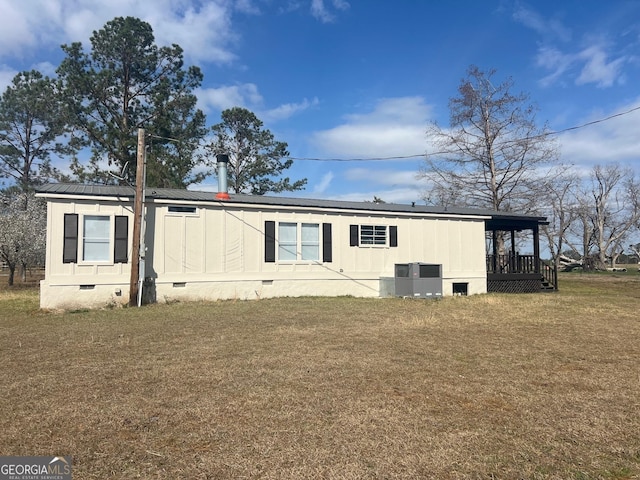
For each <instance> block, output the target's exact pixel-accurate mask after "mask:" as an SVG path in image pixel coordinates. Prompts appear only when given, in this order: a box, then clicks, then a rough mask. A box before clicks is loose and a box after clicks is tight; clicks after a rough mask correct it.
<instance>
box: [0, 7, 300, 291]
mask: <svg viewBox="0 0 640 480" xmlns="http://www.w3.org/2000/svg"><path fill="white" fill-rule="evenodd" d="M61 48H62V50H63V52H64V59H63V60H62V62H61V63H60V65H59V66H58V68H57V70H56V76H55V78H50V77H48V76H45V75H43V74H42V73H41V72H39V71H36V70H31V71H24V72H20V73H19V74H17V75H16V76H15V77H14V78H13V81H12V83H11V85H10V86H9V87H8V88H7V89H6V91H5V92H4V93H3V95H2V97H1V98H0V182H1V183H0V186H1V187H3V188H1V189H0V231H1V232H2V233H1V236H0V260H1V261H3V262H4V263H5V264H6V265H7V267H8V269H9V272H10V275H9V282H10V283H11V282H12V280H13V275H14V271H15V269H16V267H19V266H21V267H23V268H22V269H23V275H24V271H25V269H26V268H27V267H28V266H29V265H31V264H38V262H40V261H41V258H40V257H42V256H43V255H44V250H43V249H41V250H42V251H41V255H39V256H38V255H35V256H34V255H33V252H31V250H33V249H32V248H27V245H26V244H25V243H24V242H23V241H22V240H21V238H20V235H22V234H23V233H24V234H26V232H27V231H28V230H29V229H27V227H26V226H25V225H24V222H27V223H28V222H29V218H35V217H34V216H33V215H32V213H33V212H31V210H32V209H33V208H37V209H39V211H42V209H43V208H44V206H43V205H42V202H38V201H36V199H35V198H33V195H32V192H33V190H34V188H35V187H37V186H38V185H40V184H42V183H46V182H50V181H56V182H74V183H91V184H124V185H132V184H133V183H134V181H135V172H136V161H137V154H136V148H137V135H136V134H137V130H138V129H139V128H144V129H145V132H146V133H147V135H148V141H147V152H146V154H147V156H148V158H149V159H150V161H149V162H147V176H146V182H147V185H148V186H150V187H166V188H186V187H187V186H189V185H191V184H194V183H198V182H201V181H202V180H203V179H204V178H205V177H206V176H207V175H209V174H210V173H212V172H213V171H214V170H215V160H214V159H215V156H216V154H217V153H226V154H228V155H229V166H228V175H229V182H228V185H229V188H230V189H231V190H232V191H233V192H235V193H249V194H256V195H263V194H265V193H268V192H281V191H288V190H289V191H290V190H300V189H302V188H304V185H305V184H306V179H300V180H295V181H292V180H290V179H289V178H288V177H284V176H283V172H284V171H286V170H287V169H288V168H290V167H291V165H292V163H293V161H292V160H291V159H289V158H288V156H289V152H288V151H287V143H286V142H282V141H278V140H276V139H275V137H274V135H273V134H272V133H271V132H270V131H269V130H268V129H265V128H264V126H263V123H262V122H261V121H260V119H258V117H257V116H256V115H255V114H254V113H253V112H251V111H249V110H247V109H245V108H241V107H234V108H231V109H228V110H225V111H223V112H222V118H221V122H220V123H218V124H216V125H214V126H213V127H212V128H207V127H206V117H205V114H204V113H203V112H202V111H201V110H200V109H198V108H197V106H196V104H197V97H196V95H195V93H194V92H195V90H196V89H197V88H199V87H200V86H201V84H202V81H203V75H202V72H201V70H200V69H199V68H198V67H195V66H189V67H187V66H185V64H184V58H183V50H182V48H181V47H180V46H179V45H175V44H174V45H171V46H165V47H159V46H157V45H156V44H155V39H154V35H153V30H152V28H151V26H150V25H149V24H148V23H146V22H144V21H142V20H140V19H137V18H134V17H126V18H125V17H117V18H115V19H113V20H112V21H110V22H108V23H106V24H105V25H104V27H103V28H102V29H100V30H98V31H95V32H94V33H93V35H92V36H91V37H90V48H89V49H88V50H85V48H84V47H83V45H82V44H81V43H80V42H75V43H71V44H69V45H62V46H61ZM81 155H82V157H83V158H84V157H88V160H81V159H80V156H81ZM62 159H70V160H69V164H68V166H67V168H60V167H59V165H60V162H61V161H62ZM53 160H57V161H53ZM20 212H22V213H20ZM20 215H22V217H24V218H22V219H21V221H20V222H18V221H17V220H16V219H17V216H20ZM45 223H46V222H40V223H38V224H34V225H33V228H38V226H39V228H40V230H39V231H37V232H31V231H30V230H29V231H30V233H31V234H32V235H35V236H37V237H38V238H42V239H43V242H44V224H45ZM30 228H31V226H30ZM33 228H31V230H33ZM41 243H42V242H41ZM32 246H33V245H32Z"/></svg>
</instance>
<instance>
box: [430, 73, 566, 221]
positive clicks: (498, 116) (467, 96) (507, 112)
mask: <svg viewBox="0 0 640 480" xmlns="http://www.w3.org/2000/svg"><path fill="white" fill-rule="evenodd" d="M494 75H495V70H489V71H486V72H485V71H482V70H480V69H479V68H478V67H475V66H471V67H470V68H469V70H468V72H467V76H466V78H464V79H463V80H462V82H461V83H460V86H459V87H458V96H457V97H454V98H451V99H450V101H449V110H450V128H448V129H445V128H442V127H440V126H439V125H438V124H437V123H432V124H431V125H430V126H429V128H428V130H427V135H428V138H429V141H430V143H431V151H432V153H428V154H427V158H426V160H425V163H424V165H423V168H422V169H421V171H420V173H419V177H421V178H424V179H425V180H427V181H428V182H429V191H428V192H426V193H425V195H424V199H425V201H427V203H435V201H437V202H438V203H444V204H445V205H447V204H452V205H458V206H474V207H484V208H490V209H492V210H496V211H514V210H518V211H525V212H528V211H532V209H533V205H534V204H535V203H536V200H537V199H538V198H539V197H540V196H539V195H537V193H539V191H540V183H539V181H540V177H541V176H542V175H543V170H544V169H543V167H547V166H548V165H549V164H551V163H552V162H554V161H555V160H556V159H557V148H556V144H555V141H553V140H552V139H551V138H550V137H549V136H548V135H547V133H548V130H547V128H546V125H545V126H543V127H539V126H538V123H537V121H536V115H535V114H536V107H535V106H534V105H532V104H531V103H530V102H529V97H528V95H526V94H524V93H519V94H513V93H511V90H512V88H513V81H512V80H511V79H510V78H509V79H507V80H506V81H504V82H503V83H500V84H498V85H497V86H494V84H493V82H492V80H493V76H494Z"/></svg>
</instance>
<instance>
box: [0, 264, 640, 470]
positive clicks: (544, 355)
mask: <svg viewBox="0 0 640 480" xmlns="http://www.w3.org/2000/svg"><path fill="white" fill-rule="evenodd" d="M594 278H598V279H597V280H594ZM599 278H600V277H599V276H598V277H593V276H588V277H587V278H584V277H574V276H571V277H569V278H564V277H563V278H561V289H562V290H561V291H560V292H559V293H558V294H538V295H481V296H473V297H455V298H447V299H443V300H440V301H416V300H402V299H354V298H299V299H274V300H262V301H253V302H231V301H229V302H217V303H189V304H187V303H184V304H183V303H177V304H172V305H162V306H160V305H154V306H149V307H145V308H142V309H131V308H125V309H119V310H104V311H90V312H77V313H66V314H54V313H46V312H39V311H38V310H37V296H36V295H32V294H31V293H29V292H17V293H16V292H6V291H2V292H0V352H1V353H0V368H1V369H2V372H3V375H2V377H0V391H1V392H2V394H1V395H0V431H2V432H3V433H2V435H1V436H0V452H1V453H2V454H15V455H50V454H57V455H72V456H73V460H74V478H78V479H105V478H113V479H122V478H190V479H191V478H193V479H208V478H336V479H338V478H340V479H343V478H347V479H349V478H439V479H448V478H451V479H459V478H469V479H485V478H486V479H494V478H495V479H501V478H502V479H512V478H539V479H543V478H544V479H626V478H636V477H637V476H638V475H640V415H638V412H639V411H640V403H639V400H638V399H639V398H640V376H639V374H638V365H639V364H640V320H639V319H638V313H637V310H638V308H637V307H638V304H639V301H640V289H639V288H638V286H639V285H638V284H637V283H634V282H635V280H634V279H632V278H631V277H626V278H625V280H624V281H623V282H620V283H618V282H617V281H611V280H609V281H606V282H605V281H600V280H599ZM23 294H24V295H23Z"/></svg>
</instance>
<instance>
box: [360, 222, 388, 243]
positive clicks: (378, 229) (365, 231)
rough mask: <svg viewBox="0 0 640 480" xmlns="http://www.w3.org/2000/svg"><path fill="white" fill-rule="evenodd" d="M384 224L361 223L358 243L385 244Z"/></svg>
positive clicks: (385, 228) (385, 229) (385, 231)
mask: <svg viewBox="0 0 640 480" xmlns="http://www.w3.org/2000/svg"><path fill="white" fill-rule="evenodd" d="M386 244H387V227H386V225H361V226H360V245H386Z"/></svg>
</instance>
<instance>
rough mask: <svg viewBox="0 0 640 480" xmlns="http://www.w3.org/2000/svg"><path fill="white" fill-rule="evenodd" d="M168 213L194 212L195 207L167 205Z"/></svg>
mask: <svg viewBox="0 0 640 480" xmlns="http://www.w3.org/2000/svg"><path fill="white" fill-rule="evenodd" d="M169 213H191V214H194V213H196V207H188V206H185V205H169Z"/></svg>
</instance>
